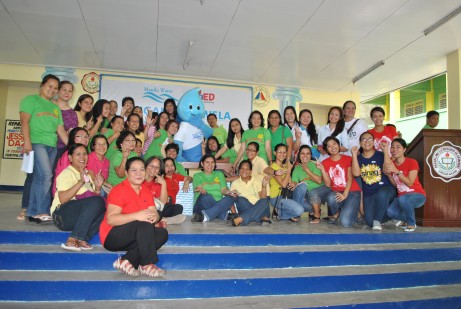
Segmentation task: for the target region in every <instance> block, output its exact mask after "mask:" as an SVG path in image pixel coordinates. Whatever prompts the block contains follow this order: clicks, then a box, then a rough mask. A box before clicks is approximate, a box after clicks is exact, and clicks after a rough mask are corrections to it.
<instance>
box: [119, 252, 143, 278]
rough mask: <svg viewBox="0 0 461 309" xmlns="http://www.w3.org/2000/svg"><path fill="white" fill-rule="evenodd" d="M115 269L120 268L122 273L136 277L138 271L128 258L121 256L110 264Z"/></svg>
mask: <svg viewBox="0 0 461 309" xmlns="http://www.w3.org/2000/svg"><path fill="white" fill-rule="evenodd" d="M112 266H114V268H115V269H116V270H120V271H121V272H122V273H125V274H127V275H128V276H132V277H136V276H139V271H138V270H137V269H136V268H134V266H133V265H132V264H131V263H130V261H128V260H122V258H121V257H119V258H118V259H116V260H115V262H114V263H113V264H112Z"/></svg>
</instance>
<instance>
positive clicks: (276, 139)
mask: <svg viewBox="0 0 461 309" xmlns="http://www.w3.org/2000/svg"><path fill="white" fill-rule="evenodd" d="M269 132H270V134H271V150H272V151H274V149H275V146H277V145H278V144H280V143H283V144H285V145H286V144H287V138H289V137H291V138H293V134H291V130H290V128H288V127H285V126H284V125H280V126H279V127H278V128H277V130H275V132H272V130H269ZM259 151H261V148H260V149H259ZM290 157H291V155H290ZM272 160H275V155H274V154H272Z"/></svg>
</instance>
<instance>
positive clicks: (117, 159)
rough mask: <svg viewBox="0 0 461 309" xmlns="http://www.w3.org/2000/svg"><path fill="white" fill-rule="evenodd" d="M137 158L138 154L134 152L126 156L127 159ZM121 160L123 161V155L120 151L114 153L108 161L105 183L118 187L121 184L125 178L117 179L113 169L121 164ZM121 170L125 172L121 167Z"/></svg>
mask: <svg viewBox="0 0 461 309" xmlns="http://www.w3.org/2000/svg"><path fill="white" fill-rule="evenodd" d="M137 156H138V154H137V153H136V152H134V151H132V152H130V154H129V155H128V159H130V158H133V157H137ZM128 159H127V160H128ZM122 160H123V154H122V152H121V151H119V152H116V153H114V155H113V156H112V158H111V159H110V167H109V177H108V179H107V182H108V183H110V184H111V185H113V186H115V185H118V184H119V183H121V182H122V181H123V180H125V178H126V176H123V177H118V176H117V173H116V172H115V168H116V167H117V166H119V165H120V164H121V163H122ZM123 169H124V170H125V167H123Z"/></svg>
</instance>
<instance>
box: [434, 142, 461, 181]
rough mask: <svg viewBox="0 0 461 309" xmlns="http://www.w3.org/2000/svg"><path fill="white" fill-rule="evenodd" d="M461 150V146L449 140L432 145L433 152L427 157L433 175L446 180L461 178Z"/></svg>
mask: <svg viewBox="0 0 461 309" xmlns="http://www.w3.org/2000/svg"><path fill="white" fill-rule="evenodd" d="M437 147H438V148H437ZM460 150H461V147H459V146H456V145H453V144H452V143H451V142H448V141H446V142H443V143H442V144H436V145H434V146H432V149H431V152H430V153H429V155H428V156H427V158H426V162H427V165H428V166H429V170H430V172H431V176H432V177H433V178H438V179H441V180H442V181H444V182H450V181H452V180H457V179H461V174H460V172H461V152H460Z"/></svg>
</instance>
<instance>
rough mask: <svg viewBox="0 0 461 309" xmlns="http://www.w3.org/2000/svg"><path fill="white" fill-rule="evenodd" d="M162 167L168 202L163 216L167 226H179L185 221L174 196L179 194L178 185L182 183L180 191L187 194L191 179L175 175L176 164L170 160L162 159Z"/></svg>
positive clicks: (181, 208) (180, 206)
mask: <svg viewBox="0 0 461 309" xmlns="http://www.w3.org/2000/svg"><path fill="white" fill-rule="evenodd" d="M163 166H164V168H165V174H164V178H165V181H166V190H167V193H168V202H167V203H166V204H165V207H164V208H163V215H164V216H165V217H166V218H165V220H166V222H167V223H168V224H175V223H176V224H181V223H182V222H184V220H185V219H186V216H185V215H183V214H182V212H183V206H182V205H181V204H176V196H177V195H178V192H179V183H180V182H181V181H182V182H183V186H182V191H183V192H184V193H187V192H189V184H190V183H191V182H192V177H190V176H184V175H181V174H178V173H176V163H175V161H174V159H172V158H165V159H163Z"/></svg>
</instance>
